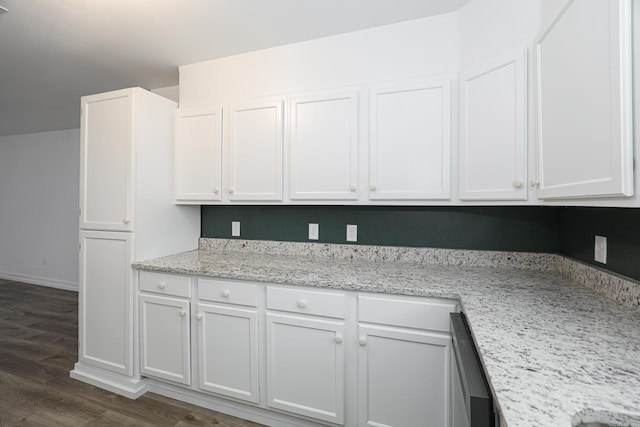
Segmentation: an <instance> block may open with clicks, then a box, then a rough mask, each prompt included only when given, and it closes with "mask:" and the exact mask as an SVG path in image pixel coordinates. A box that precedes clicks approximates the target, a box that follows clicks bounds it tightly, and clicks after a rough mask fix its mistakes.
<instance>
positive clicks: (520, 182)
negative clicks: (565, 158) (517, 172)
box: [513, 179, 522, 188]
mask: <svg viewBox="0 0 640 427" xmlns="http://www.w3.org/2000/svg"><path fill="white" fill-rule="evenodd" d="M520 187H522V181H520V180H519V179H516V180H514V181H513V188H520Z"/></svg>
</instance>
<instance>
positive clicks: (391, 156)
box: [369, 78, 451, 201]
mask: <svg viewBox="0 0 640 427" xmlns="http://www.w3.org/2000/svg"><path fill="white" fill-rule="evenodd" d="M369 96H370V101H369V102H370V113H369V132H370V135H369V138H370V140H369V199H371V200H405V201H411V200H447V199H449V198H450V188H451V176H450V175H451V79H448V78H442V79H435V80H418V81H402V82H396V83H389V84H385V85H380V86H375V87H373V88H371V89H370V94H369Z"/></svg>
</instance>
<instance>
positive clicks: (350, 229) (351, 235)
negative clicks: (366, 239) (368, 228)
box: [347, 224, 358, 242]
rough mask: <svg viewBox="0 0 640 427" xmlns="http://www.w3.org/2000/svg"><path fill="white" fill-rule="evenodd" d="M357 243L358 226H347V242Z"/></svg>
mask: <svg viewBox="0 0 640 427" xmlns="http://www.w3.org/2000/svg"><path fill="white" fill-rule="evenodd" d="M357 241H358V226H357V225H353V224H347V242H357Z"/></svg>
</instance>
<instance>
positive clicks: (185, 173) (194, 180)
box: [174, 106, 222, 203]
mask: <svg viewBox="0 0 640 427" xmlns="http://www.w3.org/2000/svg"><path fill="white" fill-rule="evenodd" d="M174 147H175V151H174V153H175V160H174V161H175V171H174V172H175V188H174V192H175V199H176V202H177V203H181V202H194V203H200V202H208V201H220V200H221V194H222V193H221V192H222V108H220V107H217V106H213V107H197V108H182V109H179V110H177V111H176V114H175V140H174Z"/></svg>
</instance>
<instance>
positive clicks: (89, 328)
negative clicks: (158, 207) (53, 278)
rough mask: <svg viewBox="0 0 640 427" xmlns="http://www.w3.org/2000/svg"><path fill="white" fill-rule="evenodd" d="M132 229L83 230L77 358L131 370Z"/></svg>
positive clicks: (117, 369)
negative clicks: (118, 230)
mask: <svg viewBox="0 0 640 427" xmlns="http://www.w3.org/2000/svg"><path fill="white" fill-rule="evenodd" d="M132 241H133V238H132V236H131V233H113V232H100V231H81V232H80V286H79V317H80V319H79V321H78V327H79V337H80V338H79V352H80V355H79V359H80V361H82V362H86V363H89V364H91V365H94V366H98V367H101V368H104V369H109V370H111V371H113V372H117V373H119V374H124V375H132V374H133V351H132V348H133V336H132V331H133V329H132V326H131V325H132V324H133V323H132V321H133V319H132V317H133V301H132V300H133V292H132V289H131V286H132V280H133V277H132V269H131V267H130V266H131V262H132V261H133V259H132V254H131V246H132Z"/></svg>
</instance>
